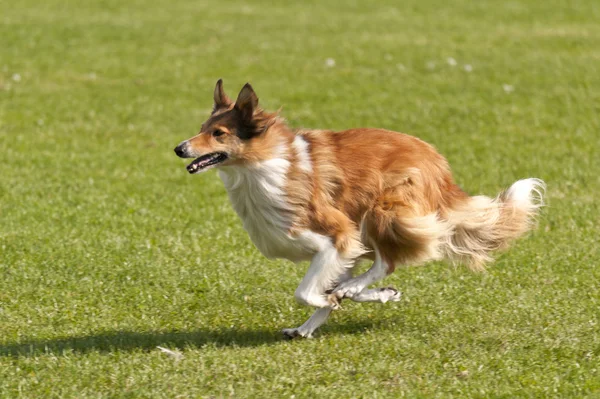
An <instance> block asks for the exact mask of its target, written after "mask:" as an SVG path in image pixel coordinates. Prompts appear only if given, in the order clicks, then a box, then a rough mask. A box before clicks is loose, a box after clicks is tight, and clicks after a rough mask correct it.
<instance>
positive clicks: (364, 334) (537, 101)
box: [0, 0, 600, 398]
mask: <svg viewBox="0 0 600 399" xmlns="http://www.w3.org/2000/svg"><path fill="white" fill-rule="evenodd" d="M599 21H600V3H598V2H597V1H595V0H588V1H571V2H568V5H567V4H566V3H565V2H561V1H541V0H540V1H507V2H492V1H488V2H473V1H469V0H461V1H452V2H439V1H431V0H414V1H413V0H410V1H404V2H396V1H380V2H366V1H355V2H350V3H347V2H342V1H329V0H328V1H309V2H303V1H302V2H300V1H289V2H267V1H263V2H245V1H222V2H204V1H198V0H171V1H155V2H146V1H141V0H127V1H122V0H107V1H98V0H93V1H85V2H74V1H59V0H44V1H42V2H41V1H33V0H20V1H4V2H2V3H0V154H1V158H0V160H1V161H0V397H3V398H4V397H6V398H16V397H23V398H59V397H60V398H63V397H65V398H67V397H71V398H98V397H115V398H119V397H128V398H138V397H148V398H175V397H177V398H188V397H207V398H208V397H216V398H218V397H235V398H243V397H255V398H267V397H296V398H301V397H307V398H340V397H344V398H355V397H356V398H359V397H364V398H376V397H409V398H431V397H457V398H464V397H478V398H490V397H492V398H498V397H504V398H515V397H544V398H545V397H561V398H565V397H574V398H581V397H600V371H599V369H600V282H599V279H600V265H599V263H600V250H599V241H600V212H599V205H598V204H599V201H600V177H599V176H600V156H599V155H598V151H599V149H600V23H599ZM218 78H223V79H224V81H225V89H226V90H227V91H228V92H229V93H230V95H231V96H235V95H237V92H238V91H239V89H240V88H241V86H242V85H243V84H244V83H245V82H247V81H250V82H251V83H252V84H253V86H254V88H255V89H256V91H257V93H258V95H259V97H260V99H261V103H262V104H263V105H264V106H265V107H266V108H268V109H271V110H274V109H278V108H280V107H283V110H282V113H283V115H284V116H285V117H286V118H287V119H288V120H289V122H290V124H291V125H293V126H304V127H315V128H317V127H318V128H331V129H345V128H350V127H361V126H373V127H383V128H388V129H392V130H397V131H402V132H406V133H411V134H414V135H417V136H419V137H421V138H423V139H425V140H427V141H429V142H430V143H432V144H434V145H435V146H436V147H437V148H438V149H439V150H440V152H442V153H443V154H444V155H445V156H446V157H447V158H448V160H449V161H450V163H451V165H452V167H453V170H454V173H455V177H456V180H457V181H458V183H459V184H460V185H461V186H462V187H463V188H464V189H465V190H466V191H468V192H469V193H471V194H473V195H475V194H487V195H495V194H496V193H498V192H499V191H500V190H501V189H502V188H504V187H507V186H508V185H510V184H511V183H512V182H513V181H515V180H517V179H519V178H524V177H539V178H542V179H544V180H545V181H546V182H547V185H548V190H547V205H548V206H547V207H546V208H544V210H543V213H542V216H541V218H540V220H539V226H538V229H537V230H536V231H535V232H534V233H532V234H530V235H529V236H528V237H527V238H526V239H523V240H521V241H519V242H518V244H517V245H515V246H514V247H513V248H512V249H511V250H510V251H508V252H506V253H503V254H501V255H499V256H498V259H497V261H496V263H495V264H494V265H493V266H492V267H491V268H490V269H489V271H488V272H487V273H483V274H473V273H470V272H469V271H467V269H466V268H456V269H455V268H452V267H449V266H448V265H445V264H441V263H435V264H430V265H427V266H425V267H414V268H404V269H399V270H397V272H396V273H395V274H394V275H392V276H390V277H389V278H388V279H387V280H386V281H385V282H384V284H386V285H392V286H395V287H397V288H398V289H400V290H401V291H403V293H404V296H403V300H402V301H401V302H399V303H394V304H386V305H377V304H356V303H347V304H346V303H345V306H344V309H343V310H341V311H337V312H335V314H334V315H333V317H332V318H331V319H330V321H329V323H328V324H327V325H326V326H324V328H322V329H321V330H320V331H319V333H318V334H317V336H316V338H315V339H313V340H294V341H286V340H283V339H282V337H281V335H280V333H279V330H281V329H282V328H286V327H295V326H298V325H299V324H301V323H302V322H303V321H304V320H305V319H306V318H307V317H308V316H309V315H310V314H311V312H312V309H309V308H305V307H302V306H300V305H298V304H296V303H295V301H294V298H293V292H294V289H295V287H296V286H297V284H298V283H299V281H300V279H301V278H302V276H303V274H304V272H305V271H306V268H307V265H306V264H300V265H294V264H292V263H290V262H287V261H269V260H266V259H264V258H263V257H262V255H261V254H260V253H259V252H258V251H257V250H256V249H255V248H254V247H253V246H252V244H251V242H250V240H249V238H248V237H247V235H246V233H245V232H244V230H243V228H242V226H241V223H240V221H239V220H238V219H237V216H236V215H235V214H234V212H233V210H232V209H231V207H230V205H229V203H228V200H227V197H226V193H225V190H224V188H223V187H222V184H221V183H220V181H219V179H218V177H217V176H216V173H215V172H214V171H210V172H207V173H205V174H202V175H196V176H190V175H188V173H187V172H186V170H185V165H186V162H185V161H182V160H180V159H178V158H176V156H175V155H174V153H173V147H175V145H176V144H177V143H179V142H180V141H181V140H183V139H186V138H188V137H190V136H192V135H193V134H195V132H197V131H198V130H199V127H200V124H201V123H202V122H203V121H204V119H205V118H206V117H207V116H208V113H209V110H210V108H211V106H212V90H213V87H214V84H215V82H216V80H217V79H218ZM356 167H357V168H360V167H361V162H360V159H357V160H356ZM157 346H161V347H163V348H168V349H171V350H174V351H177V352H178V353H180V354H181V355H182V357H181V356H177V357H175V356H171V355H168V354H165V353H163V352H162V351H160V350H159V349H158V348H157Z"/></svg>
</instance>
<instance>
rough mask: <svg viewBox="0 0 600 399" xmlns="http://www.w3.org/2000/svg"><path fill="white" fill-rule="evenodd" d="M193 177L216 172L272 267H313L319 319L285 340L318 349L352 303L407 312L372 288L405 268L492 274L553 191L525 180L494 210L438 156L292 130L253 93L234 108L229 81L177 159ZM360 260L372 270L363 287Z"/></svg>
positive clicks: (308, 290)
mask: <svg viewBox="0 0 600 399" xmlns="http://www.w3.org/2000/svg"><path fill="white" fill-rule="evenodd" d="M175 153H176V154H177V155H178V156H179V157H181V158H194V161H192V163H190V164H189V165H188V166H187V170H188V172H189V173H191V174H195V173H200V172H204V171H207V170H209V169H212V168H217V169H218V174H219V177H220V178H221V180H222V181H223V183H224V185H225V188H226V190H227V193H228V195H229V199H230V200H231V203H232V205H233V208H234V209H235V211H236V212H237V214H238V215H239V217H240V219H241V220H242V222H243V225H244V229H246V231H247V232H248V234H249V235H250V238H251V240H252V242H253V243H254V244H255V245H256V247H257V248H258V250H259V251H260V252H261V253H262V254H263V255H265V256H266V257H267V258H285V259H289V260H291V261H294V262H299V261H304V260H309V261H310V266H309V268H308V272H307V273H306V276H305V277H304V278H303V279H302V281H301V282H300V285H299V286H298V288H297V289H296V292H295V297H296V299H297V300H298V301H299V302H301V303H302V304H305V305H309V306H314V307H316V308H317V310H316V312H315V313H314V314H313V315H312V316H311V317H310V318H309V319H308V320H307V321H306V322H305V323H304V324H302V325H301V326H300V327H298V328H291V329H285V330H283V333H284V335H285V336H287V337H290V338H293V337H311V336H312V333H313V332H314V331H315V330H316V329H317V328H318V327H319V326H321V325H322V324H323V323H324V322H325V320H326V319H327V317H328V316H329V314H330V313H331V312H332V310H334V309H337V308H339V306H340V302H341V300H342V299H344V298H347V299H350V300H353V301H356V302H380V303H385V302H388V301H398V300H400V292H398V291H397V290H396V289H394V288H390V287H388V288H369V286H371V285H372V284H374V283H376V282H378V281H380V280H382V279H383V278H384V277H385V276H386V275H388V274H390V273H392V272H393V271H394V268H395V267H396V266H397V265H414V264H419V263H424V262H428V261H432V260H441V259H447V260H449V261H451V262H454V263H462V264H466V265H467V266H468V267H469V268H470V269H472V270H476V271H477V270H483V269H484V267H485V264H486V263H488V262H490V261H491V260H492V255H491V253H492V252H494V251H496V250H501V249H504V248H507V247H508V246H509V244H510V243H511V242H512V241H513V240H515V239H516V238H518V237H520V236H522V235H523V234H524V233H526V232H527V231H528V230H530V229H531V228H532V226H533V224H534V219H535V216H536V214H537V213H538V210H539V208H540V207H541V206H542V192H543V190H544V182H543V181H542V180H540V179H535V178H528V179H524V180H519V181H517V182H516V183H514V184H513V185H512V186H510V188H508V189H507V190H505V191H503V192H502V193H500V194H499V195H498V196H497V197H495V198H490V197H486V196H469V195H468V194H466V193H465V192H464V191H462V190H461V189H460V187H459V186H457V185H456V184H455V182H454V181H453V178H452V174H451V172H450V168H449V166H448V163H447V161H446V159H445V158H444V157H442V156H441V155H440V154H439V153H438V152H437V151H436V150H435V148H434V147H433V146H431V145H429V144H427V143H425V142H424V141H422V140H420V139H418V138H416V137H412V136H409V135H406V134H401V133H396V132H392V131H388V130H383V129H373V128H359V129H350V130H345V131H341V132H334V131H330V130H308V129H299V130H295V129H291V128H290V127H288V126H287V125H286V123H285V121H284V120H283V119H282V118H281V117H280V116H279V114H278V113H270V112H266V111H264V110H263V109H261V108H260V107H259V104H258V97H257V95H256V93H255V92H254V90H253V89H252V86H250V84H246V85H245V86H244V87H243V88H242V90H241V91H240V93H239V95H238V97H237V99H236V101H235V102H233V101H231V100H230V99H229V97H228V96H227V95H226V94H225V92H224V90H223V82H222V80H219V81H218V82H217V85H216V87H215V90H214V107H213V110H212V114H211V115H210V117H209V118H208V120H207V121H206V122H204V124H203V125H202V128H201V129H200V132H199V133H198V134H197V135H195V136H194V137H192V138H190V139H188V140H185V141H183V142H182V143H181V144H179V145H178V146H177V147H176V148H175ZM360 259H369V260H371V261H372V262H373V264H372V266H371V268H370V269H368V271H366V272H365V273H363V274H360V275H358V276H353V269H354V266H355V265H356V263H357V261H358V260H360Z"/></svg>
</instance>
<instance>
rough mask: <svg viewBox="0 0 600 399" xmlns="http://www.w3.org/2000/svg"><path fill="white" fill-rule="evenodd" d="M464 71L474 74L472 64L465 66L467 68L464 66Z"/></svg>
mask: <svg viewBox="0 0 600 399" xmlns="http://www.w3.org/2000/svg"><path fill="white" fill-rule="evenodd" d="M463 69H464V70H465V71H466V72H473V66H472V65H471V64H465V66H463Z"/></svg>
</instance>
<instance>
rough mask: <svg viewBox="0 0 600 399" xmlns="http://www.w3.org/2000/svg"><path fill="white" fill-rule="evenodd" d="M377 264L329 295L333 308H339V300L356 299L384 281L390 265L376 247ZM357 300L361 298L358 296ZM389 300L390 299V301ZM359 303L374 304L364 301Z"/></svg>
mask: <svg viewBox="0 0 600 399" xmlns="http://www.w3.org/2000/svg"><path fill="white" fill-rule="evenodd" d="M374 250H375V262H373V266H371V268H370V269H369V270H367V271H366V272H365V273H363V274H361V275H360V276H357V277H355V278H352V279H350V280H347V281H344V282H343V283H341V284H340V285H338V286H337V287H336V288H335V290H333V292H332V293H331V294H330V295H329V297H328V300H329V302H331V303H332V307H334V308H335V307H336V304H337V305H338V306H339V300H340V299H342V298H349V299H354V297H355V296H357V295H358V294H359V293H360V292H362V291H363V290H364V289H365V288H366V287H367V286H369V285H371V284H373V283H376V282H377V281H380V280H382V279H383V278H384V277H385V276H386V275H387V271H388V264H387V263H386V262H384V261H383V259H382V258H381V254H380V253H379V250H378V249H377V248H376V247H375V248H374ZM372 295H373V294H371V293H365V297H364V298H371V296H372ZM357 298H360V297H358V296H357ZM388 300H389V299H388ZM359 302H372V301H366V300H362V301H359Z"/></svg>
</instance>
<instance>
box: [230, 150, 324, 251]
mask: <svg viewBox="0 0 600 399" xmlns="http://www.w3.org/2000/svg"><path fill="white" fill-rule="evenodd" d="M288 153H289V149H288V148H287V147H284V146H280V148H278V150H277V151H276V152H275V154H274V156H273V158H271V159H269V160H266V161H261V162H258V163H256V164H253V165H249V166H227V167H222V168H220V170H219V177H220V178H221V180H222V181H223V183H224V185H225V188H226V189H227V194H228V195H229V199H230V201H231V204H232V205H233V209H234V210H235V211H236V213H237V214H238V216H239V217H240V219H242V222H243V225H244V229H245V230H246V231H247V232H248V235H249V236H250V239H251V240H252V242H253V243H254V245H256V247H257V248H258V250H259V251H260V252H262V254H263V255H265V256H266V257H267V258H286V259H290V260H292V261H300V260H304V259H307V258H310V256H311V255H312V254H313V253H314V252H315V250H316V249H317V248H314V245H312V244H311V243H309V242H306V240H304V239H303V238H302V237H292V236H291V235H290V228H291V227H292V224H293V220H294V216H295V215H294V214H293V211H292V208H291V206H290V205H289V203H288V201H287V192H286V184H287V173H288V170H289V169H290V165H291V163H290V161H289V159H288V156H287V154H288Z"/></svg>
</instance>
